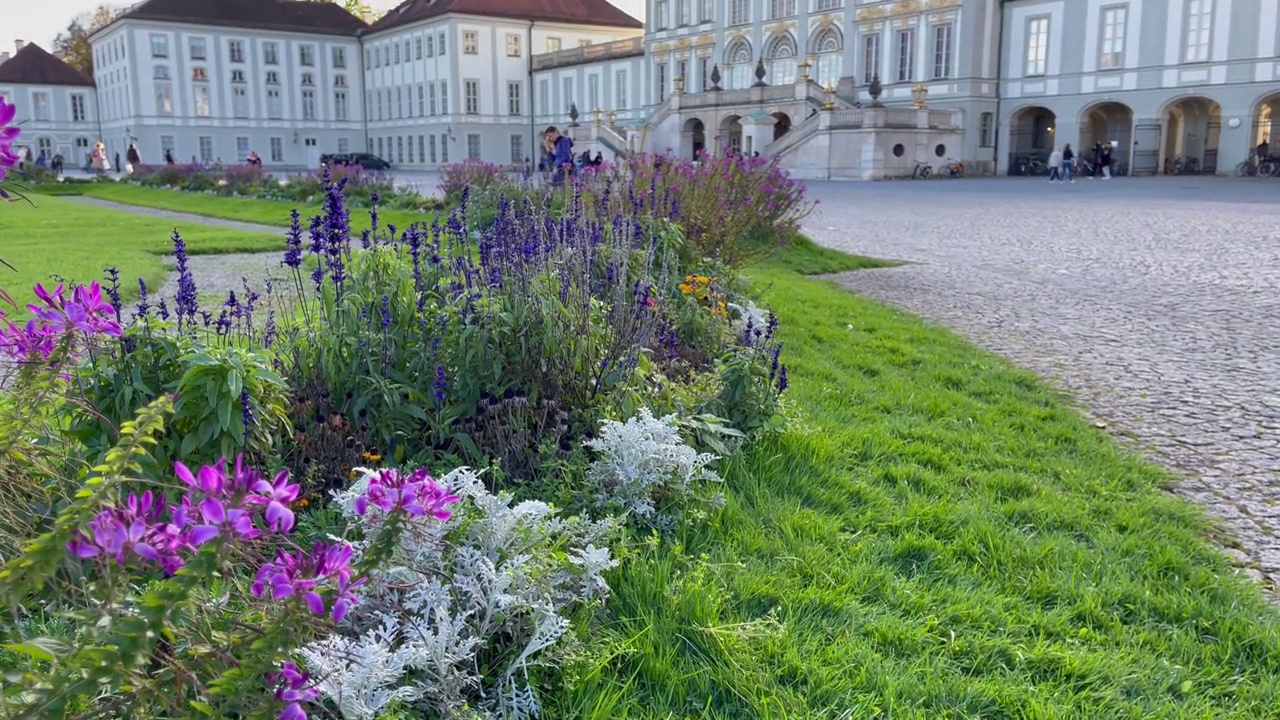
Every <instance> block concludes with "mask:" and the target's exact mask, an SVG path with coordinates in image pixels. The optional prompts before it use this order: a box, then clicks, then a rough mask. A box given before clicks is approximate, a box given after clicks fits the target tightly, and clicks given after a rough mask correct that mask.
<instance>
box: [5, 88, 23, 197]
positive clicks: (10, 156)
mask: <svg viewBox="0 0 1280 720" xmlns="http://www.w3.org/2000/svg"><path fill="white" fill-rule="evenodd" d="M17 113H18V107H17V106H16V105H14V104H12V103H10V102H8V101H6V100H5V99H4V98H2V97H0V180H3V179H4V175H5V171H6V170H8V169H9V168H11V167H13V166H14V165H17V164H18V155H17V153H15V152H13V141H14V140H17V139H18V135H20V134H22V130H21V129H19V128H18V126H17V125H10V124H9V123H11V122H13V118H14V116H15V115H17Z"/></svg>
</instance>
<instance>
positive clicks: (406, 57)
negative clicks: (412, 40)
mask: <svg viewBox="0 0 1280 720" xmlns="http://www.w3.org/2000/svg"><path fill="white" fill-rule="evenodd" d="M411 47H412V46H411V45H410V44H409V40H408V39H405V41H404V61H405V62H409V57H410V55H409V49H410V48H411Z"/></svg>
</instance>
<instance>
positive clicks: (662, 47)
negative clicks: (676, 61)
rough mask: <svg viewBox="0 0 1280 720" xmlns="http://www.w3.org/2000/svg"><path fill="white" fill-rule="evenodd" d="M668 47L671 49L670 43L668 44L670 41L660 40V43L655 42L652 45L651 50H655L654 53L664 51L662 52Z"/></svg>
mask: <svg viewBox="0 0 1280 720" xmlns="http://www.w3.org/2000/svg"><path fill="white" fill-rule="evenodd" d="M670 49H671V44H670V43H664V42H660V43H658V44H656V45H654V46H653V51H654V52H656V53H664V52H667V51H668V50H670Z"/></svg>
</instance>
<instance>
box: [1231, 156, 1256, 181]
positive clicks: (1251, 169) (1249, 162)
mask: <svg viewBox="0 0 1280 720" xmlns="http://www.w3.org/2000/svg"><path fill="white" fill-rule="evenodd" d="M1258 166H1259V163H1258V153H1257V152H1254V151H1250V152H1249V157H1248V159H1246V160H1242V161H1240V163H1239V164H1238V165H1236V177H1253V176H1255V175H1257V174H1258Z"/></svg>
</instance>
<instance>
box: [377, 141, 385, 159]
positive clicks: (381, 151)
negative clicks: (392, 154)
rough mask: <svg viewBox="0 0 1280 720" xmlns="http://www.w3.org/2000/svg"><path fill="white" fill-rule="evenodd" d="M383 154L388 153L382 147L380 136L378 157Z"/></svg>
mask: <svg viewBox="0 0 1280 720" xmlns="http://www.w3.org/2000/svg"><path fill="white" fill-rule="evenodd" d="M383 155H386V152H384V151H383V148H382V138H378V157H382V156H383Z"/></svg>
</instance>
